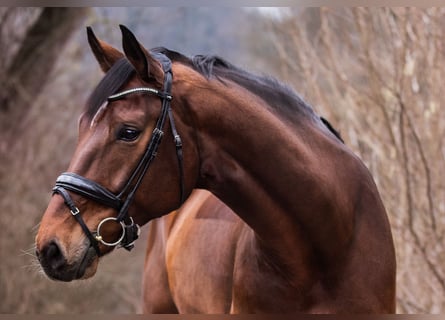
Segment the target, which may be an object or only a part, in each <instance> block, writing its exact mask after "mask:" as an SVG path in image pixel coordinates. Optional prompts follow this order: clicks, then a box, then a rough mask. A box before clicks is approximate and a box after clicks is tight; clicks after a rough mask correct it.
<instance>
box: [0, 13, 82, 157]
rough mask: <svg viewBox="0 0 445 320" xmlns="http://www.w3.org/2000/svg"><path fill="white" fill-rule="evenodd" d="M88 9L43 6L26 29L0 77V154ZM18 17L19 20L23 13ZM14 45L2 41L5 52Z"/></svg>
mask: <svg viewBox="0 0 445 320" xmlns="http://www.w3.org/2000/svg"><path fill="white" fill-rule="evenodd" d="M17 10H21V8H19V9H17ZM22 10H23V9H22ZM87 12H88V8H44V9H43V10H41V12H40V15H39V16H38V17H37V19H36V20H35V22H34V23H33V24H32V25H31V26H30V27H29V28H28V29H27V30H26V31H25V32H26V33H25V36H24V38H23V41H21V42H20V45H19V48H18V50H17V52H16V53H15V54H14V55H13V57H12V58H11V61H10V63H9V65H8V66H6V67H5V69H6V70H5V71H4V72H2V75H1V78H0V80H1V81H0V82H1V83H2V87H3V88H2V90H1V91H0V136H2V142H1V145H0V154H1V153H3V152H5V151H6V150H7V149H8V148H9V147H10V146H11V143H12V139H11V138H12V136H13V132H14V131H15V130H16V129H18V128H19V126H20V123H21V121H22V119H24V118H25V117H26V115H27V114H28V113H29V111H30V110H31V108H32V105H33V101H35V99H36V97H37V96H38V95H39V93H40V92H41V90H42V89H43V87H44V86H45V84H46V82H47V81H48V79H49V76H50V74H51V71H52V69H53V67H54V66H55V63H56V61H57V58H58V55H59V54H60V52H61V51H62V49H63V48H64V46H65V44H66V43H67V41H68V40H69V38H70V35H71V34H72V32H73V31H74V30H75V29H76V28H77V27H78V25H79V24H80V23H81V22H82V20H83V18H84V17H86V14H87ZM17 18H18V19H19V20H20V14H17ZM25 19H26V18H25ZM11 22H12V23H14V25H13V26H2V29H3V30H1V31H2V33H4V32H5V31H4V30H5V28H11V27H12V28H15V25H16V24H17V21H11ZM19 22H20V21H19ZM13 45H14V44H13V43H6V44H5V43H3V44H2V47H3V49H2V51H4V50H6V49H7V48H9V46H11V47H12V46H13Z"/></svg>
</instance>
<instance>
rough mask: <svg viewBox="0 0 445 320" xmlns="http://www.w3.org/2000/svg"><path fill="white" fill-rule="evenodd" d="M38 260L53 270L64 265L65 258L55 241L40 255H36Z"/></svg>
mask: <svg viewBox="0 0 445 320" xmlns="http://www.w3.org/2000/svg"><path fill="white" fill-rule="evenodd" d="M37 255H38V257H39V259H40V260H41V261H42V260H43V261H42V262H43V263H44V264H46V265H47V266H48V267H50V268H51V269H53V270H56V269H59V268H60V267H63V266H64V265H65V264H66V259H65V256H64V255H63V253H62V251H61V250H60V247H59V245H58V244H57V243H56V242H55V241H51V242H50V243H49V244H48V245H47V246H46V247H44V248H43V249H42V251H41V252H40V253H37Z"/></svg>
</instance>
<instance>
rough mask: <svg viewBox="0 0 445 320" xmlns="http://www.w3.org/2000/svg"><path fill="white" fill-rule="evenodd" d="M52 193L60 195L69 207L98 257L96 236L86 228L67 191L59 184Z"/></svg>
mask: <svg viewBox="0 0 445 320" xmlns="http://www.w3.org/2000/svg"><path fill="white" fill-rule="evenodd" d="M53 192H54V193H58V194H60V195H61V196H62V198H63V200H64V202H65V204H66V205H67V206H68V208H69V209H70V212H71V214H72V215H73V217H74V218H75V219H76V221H77V222H78V223H79V224H80V226H81V228H82V230H83V232H84V233H85V235H86V236H87V237H88V240H90V244H91V245H92V246H93V248H94V250H95V251H96V254H97V256H98V257H100V256H101V255H102V253H101V252H100V249H99V244H98V243H97V240H96V238H94V236H93V234H92V233H91V231H90V229H88V227H87V225H86V224H85V221H83V219H82V217H81V215H80V211H79V209H78V208H77V207H76V205H75V204H74V201H73V199H71V197H70V195H69V193H68V192H67V191H66V190H65V189H64V188H63V187H61V186H56V187H54V188H53Z"/></svg>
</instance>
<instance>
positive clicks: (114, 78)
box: [87, 47, 343, 141]
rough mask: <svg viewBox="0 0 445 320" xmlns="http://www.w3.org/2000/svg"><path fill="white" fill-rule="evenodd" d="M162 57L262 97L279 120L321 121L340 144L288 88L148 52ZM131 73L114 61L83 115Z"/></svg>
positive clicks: (226, 67)
mask: <svg viewBox="0 0 445 320" xmlns="http://www.w3.org/2000/svg"><path fill="white" fill-rule="evenodd" d="M152 51H153V52H158V53H162V54H165V55H166V56H167V57H168V58H169V59H170V60H172V61H174V62H179V63H182V64H185V65H187V66H189V67H191V68H193V69H194V70H196V71H197V72H199V73H200V74H202V75H203V76H205V77H206V78H208V79H210V78H212V77H215V78H217V79H218V80H220V81H221V82H223V83H224V79H227V80H230V81H233V82H235V83H237V84H238V85H240V86H242V87H244V88H246V89H247V90H249V91H250V92H252V93H254V94H255V95H257V96H259V97H260V98H262V99H263V100H264V101H266V102H267V104H268V105H269V106H270V107H271V110H273V111H274V112H275V113H276V114H277V115H278V116H279V117H281V118H282V119H283V120H285V121H290V122H292V123H298V121H299V120H301V119H302V118H306V119H307V118H308V117H309V118H311V119H316V120H321V121H322V123H323V124H324V125H325V126H326V127H327V128H328V129H329V130H330V131H331V132H332V133H333V134H334V135H335V136H336V137H337V138H338V139H339V140H341V141H343V140H342V138H341V137H340V134H339V133H338V132H337V131H336V130H335V129H334V128H333V127H332V126H331V124H330V123H329V122H327V120H325V119H323V118H320V117H318V116H317V115H316V114H315V112H314V111H313V109H312V108H311V107H310V106H309V105H308V104H307V103H306V102H305V101H304V100H303V99H302V98H301V97H300V96H299V95H297V94H296V93H295V91H293V90H292V89H291V88H289V87H288V86H286V85H284V84H282V83H280V82H279V81H277V80H276V79H275V78H273V77H269V76H257V75H254V74H252V73H249V72H247V71H245V70H243V69H241V68H238V67H236V66H234V65H233V64H231V63H229V62H227V61H226V60H224V59H222V58H220V57H218V56H213V55H209V56H206V55H196V56H194V57H192V58H188V57H186V56H184V55H182V54H181V53H178V52H175V51H171V50H168V49H166V48H163V47H159V48H154V49H152ZM134 73H135V70H134V68H133V66H132V65H131V64H130V63H129V61H128V60H127V59H126V58H122V59H120V60H119V61H117V62H116V63H115V64H114V65H113V67H112V68H111V69H110V70H109V71H108V72H107V73H106V74H105V76H104V78H103V79H102V80H101V81H100V83H99V84H98V86H97V87H96V89H95V90H94V91H93V93H92V94H91V96H90V98H89V99H88V102H87V114H88V115H89V116H90V117H93V116H94V115H95V114H96V112H97V111H98V109H99V108H100V106H101V105H102V104H103V103H104V102H105V101H106V100H107V98H108V97H109V96H110V95H112V94H114V93H116V92H117V90H119V88H121V87H122V86H123V85H124V84H125V83H126V82H127V81H128V80H129V79H130V78H131V76H133V75H134Z"/></svg>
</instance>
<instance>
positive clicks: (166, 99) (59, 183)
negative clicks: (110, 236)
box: [53, 52, 184, 256]
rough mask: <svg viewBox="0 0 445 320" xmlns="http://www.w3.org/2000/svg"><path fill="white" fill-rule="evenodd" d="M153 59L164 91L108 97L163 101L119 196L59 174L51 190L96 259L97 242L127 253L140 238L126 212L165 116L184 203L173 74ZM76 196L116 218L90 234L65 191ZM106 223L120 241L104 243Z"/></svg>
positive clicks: (79, 178)
mask: <svg viewBox="0 0 445 320" xmlns="http://www.w3.org/2000/svg"><path fill="white" fill-rule="evenodd" d="M151 54H152V55H153V56H155V57H156V58H157V60H158V61H159V62H160V63H161V65H162V68H163V71H164V88H163V91H159V90H156V89H153V88H147V87H141V88H133V89H129V90H125V91H122V92H120V93H116V94H113V95H111V96H109V97H108V101H109V102H111V101H116V100H119V99H122V98H124V97H126V96H127V95H131V94H135V93H148V94H155V95H157V96H158V97H159V98H160V99H161V101H162V107H161V112H160V114H159V117H158V120H157V122H156V126H155V128H154V130H153V133H152V136H151V138H150V141H149V143H148V146H147V148H146V150H145V152H144V154H143V155H142V158H141V159H140V160H139V163H138V165H137V166H136V168H135V170H134V171H133V173H132V174H131V176H130V178H129V179H128V181H127V183H126V184H125V186H124V188H123V189H122V191H121V192H119V193H118V194H114V193H112V192H111V191H109V190H108V189H106V188H105V187H103V186H101V185H100V184H98V183H96V182H94V181H92V180H90V179H87V178H84V177H82V176H80V175H78V174H76V173H72V172H65V173H62V174H61V175H60V176H59V177H58V178H57V180H56V185H55V187H54V188H53V194H54V193H57V194H60V195H61V196H62V198H63V199H64V201H65V204H66V205H67V206H68V208H69V209H70V212H71V214H72V215H73V217H74V218H75V219H76V221H77V222H78V223H79V224H80V226H81V227H82V230H83V232H84V233H85V235H86V236H87V237H88V239H89V240H90V243H91V246H92V247H93V248H94V250H95V251H96V253H97V255H98V256H101V255H102V254H101V251H100V249H99V242H100V243H102V244H103V245H105V246H121V247H123V248H125V249H127V250H131V249H133V247H134V242H135V240H136V239H137V238H138V237H139V234H140V227H139V225H137V224H136V223H134V221H133V219H132V218H131V217H130V216H129V215H128V208H129V207H130V204H131V202H132V201H133V198H134V196H135V194H136V191H137V190H138V188H139V186H140V185H141V183H142V180H143V178H144V176H145V173H146V172H147V170H148V168H149V166H150V164H151V162H152V161H153V159H154V158H155V157H156V151H157V149H158V147H159V144H160V143H161V140H162V137H163V135H164V132H163V131H162V129H163V127H164V123H165V120H166V118H167V116H168V117H169V119H170V127H171V132H172V134H173V137H174V140H175V145H176V155H177V158H178V165H179V176H180V177H179V178H180V179H179V181H180V182H179V183H180V186H179V187H180V204H182V203H183V202H184V169H183V152H182V141H181V138H180V136H179V134H178V132H177V130H176V126H175V122H174V119H173V113H172V111H171V106H170V102H171V100H172V95H171V86H172V79H173V75H172V70H171V61H170V59H169V58H167V57H166V56H165V55H163V54H160V53H156V52H152V53H151ZM67 190H69V191H71V192H74V193H77V194H79V195H81V196H83V197H86V198H88V199H90V200H93V201H95V202H97V203H100V204H102V205H104V206H106V207H110V208H112V209H115V210H116V211H117V212H118V215H117V217H108V218H105V219H103V220H102V221H101V222H100V223H99V224H98V226H97V230H96V231H94V232H92V231H90V230H89V229H88V227H87V226H86V224H85V222H84V220H83V219H82V217H81V215H80V211H79V209H78V208H77V207H76V205H75V203H74V201H73V200H72V199H71V196H70V194H69V193H68V191H67ZM107 221H115V222H117V223H119V224H120V226H121V228H122V233H121V235H120V237H119V239H118V240H117V241H115V242H106V241H105V240H104V239H103V237H102V236H101V233H100V230H101V227H102V225H103V224H104V223H105V222H107Z"/></svg>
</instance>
